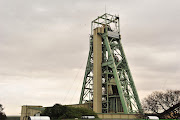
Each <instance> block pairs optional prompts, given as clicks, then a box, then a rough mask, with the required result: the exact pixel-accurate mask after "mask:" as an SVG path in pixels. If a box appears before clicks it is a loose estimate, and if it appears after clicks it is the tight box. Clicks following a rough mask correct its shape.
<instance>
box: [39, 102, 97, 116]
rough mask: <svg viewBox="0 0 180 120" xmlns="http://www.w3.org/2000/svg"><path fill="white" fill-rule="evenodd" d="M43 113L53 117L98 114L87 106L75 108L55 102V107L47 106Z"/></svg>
mask: <svg viewBox="0 0 180 120" xmlns="http://www.w3.org/2000/svg"><path fill="white" fill-rule="evenodd" d="M42 115H44V116H49V117H50V118H51V119H72V118H81V116H87V115H92V116H95V117H96V118H97V114H96V113H95V112H93V111H92V110H89V109H86V108H74V107H69V106H63V105H60V104H55V105H54V106H53V107H47V108H46V109H45V110H44V111H43V112H42Z"/></svg>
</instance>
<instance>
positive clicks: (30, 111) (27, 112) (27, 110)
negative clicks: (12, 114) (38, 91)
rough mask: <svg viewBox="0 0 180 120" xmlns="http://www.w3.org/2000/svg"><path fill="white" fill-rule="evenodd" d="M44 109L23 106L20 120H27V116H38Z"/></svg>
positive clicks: (41, 107)
mask: <svg viewBox="0 0 180 120" xmlns="http://www.w3.org/2000/svg"><path fill="white" fill-rule="evenodd" d="M43 110H45V108H44V107H43V106H33V105H23V106H22V108H21V118H20V120H28V117H29V116H35V115H37V114H40V113H41V112H42V111H43Z"/></svg>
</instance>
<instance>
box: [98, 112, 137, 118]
mask: <svg viewBox="0 0 180 120" xmlns="http://www.w3.org/2000/svg"><path fill="white" fill-rule="evenodd" d="M97 115H98V117H99V118H100V119H138V115H136V114H118V113H114V114H110V113H104V114H103V113H99V114H97Z"/></svg>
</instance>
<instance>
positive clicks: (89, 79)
mask: <svg viewBox="0 0 180 120" xmlns="http://www.w3.org/2000/svg"><path fill="white" fill-rule="evenodd" d="M79 103H80V104H83V103H90V104H92V106H91V107H92V109H93V110H94V111H95V112H97V113H121V112H122V113H125V114H132V113H141V112H142V108H141V104H140V100H139V97H138V93H137V90H136V87H135V84H134V81H133V78H132V75H131V71H130V68H129V66H128V62H127V59H126V56H125V53H124V50H123V47H122V44H121V36H120V24H119V16H117V15H110V14H107V13H105V14H103V15H102V16H99V17H98V18H97V19H95V20H93V21H92V22H91V35H90V50H89V56H88V61H87V65H86V70H85V75H84V81H83V85H82V90H81V96H80V101H79Z"/></svg>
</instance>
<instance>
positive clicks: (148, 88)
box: [0, 0, 180, 115]
mask: <svg viewBox="0 0 180 120" xmlns="http://www.w3.org/2000/svg"><path fill="white" fill-rule="evenodd" d="M105 6H106V11H107V12H108V13H111V14H119V16H120V21H121V35H122V44H123V47H124V50H125V53H126V56H127V59H128V62H129V66H130V69H131V71H132V75H133V78H134V81H135V84H136V87H137V90H138V93H139V96H140V99H143V98H144V97H146V96H147V95H148V94H150V93H151V92H152V91H155V90H166V89H180V87H179V86H180V74H178V73H179V72H180V63H179V61H180V56H179V54H180V48H179V45H180V7H179V6H180V1H179V0H173V1H172V0H109V1H108V0H26V1H25V0H0V103H1V104H3V106H4V107H5V112H6V114H7V115H20V112H21V111H20V110H21V106H22V105H43V106H52V105H53V104H55V103H61V104H75V103H78V101H79V96H80V91H81V86H82V82H83V76H84V69H85V66H86V61H87V56H88V51H89V34H90V27H91V26H90V23H91V21H92V20H93V19H95V18H96V17H97V16H100V15H102V14H104V12H105Z"/></svg>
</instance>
